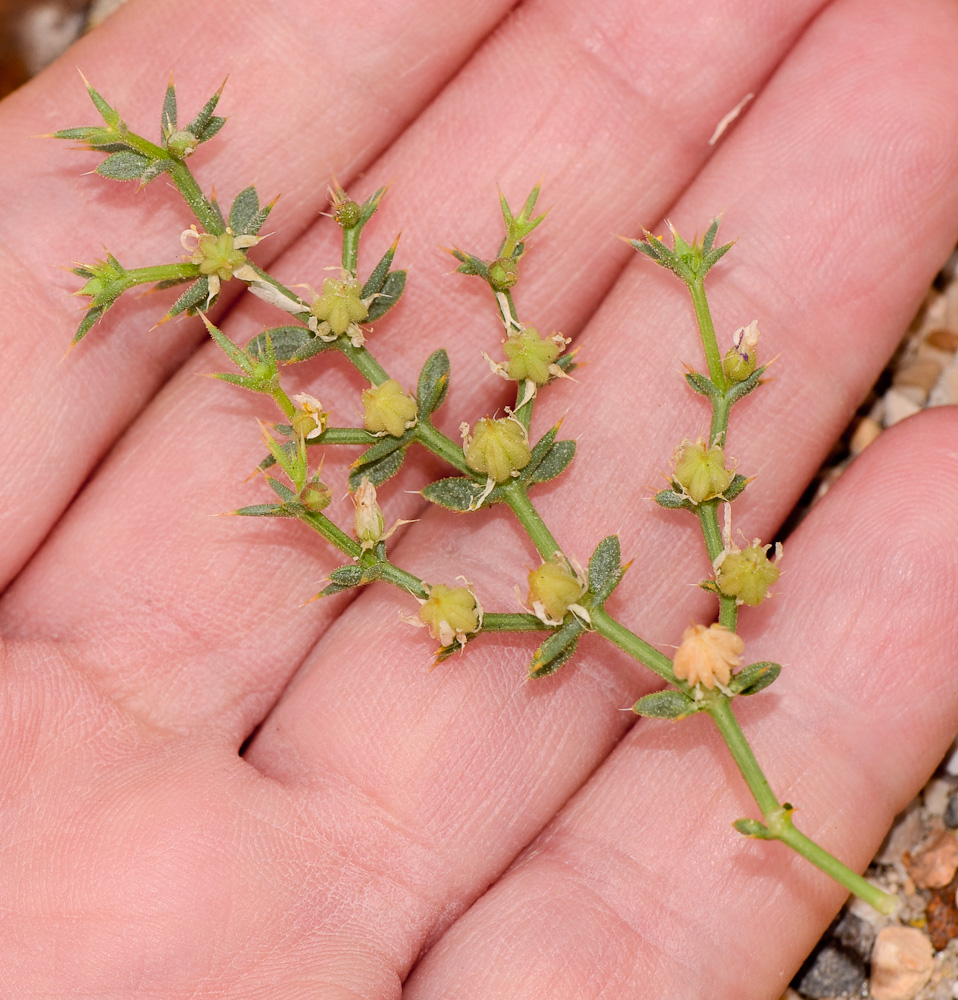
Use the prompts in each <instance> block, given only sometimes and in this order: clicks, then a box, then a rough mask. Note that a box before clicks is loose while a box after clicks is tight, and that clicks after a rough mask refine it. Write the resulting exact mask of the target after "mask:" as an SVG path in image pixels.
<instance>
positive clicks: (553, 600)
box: [528, 557, 586, 623]
mask: <svg viewBox="0 0 958 1000" xmlns="http://www.w3.org/2000/svg"><path fill="white" fill-rule="evenodd" d="M585 590H586V588H585V584H584V583H583V582H582V580H581V579H580V578H579V577H578V576H577V575H576V573H574V572H573V570H572V567H571V566H570V565H569V563H568V561H567V560H566V559H563V558H562V557H554V558H552V559H549V560H547V561H546V562H544V563H543V564H542V565H541V566H539V567H538V569H534V570H532V572H531V573H530V574H529V598H528V603H529V605H530V607H531V608H532V610H533V612H534V613H535V614H536V615H537V616H538V617H539V618H542V619H543V620H544V621H549V622H550V623H555V622H560V621H562V619H563V618H564V617H565V614H566V612H567V611H568V610H569V606H570V605H572V604H575V603H576V602H577V601H578V600H579V598H580V597H581V596H582V595H583V594H584V593H585Z"/></svg>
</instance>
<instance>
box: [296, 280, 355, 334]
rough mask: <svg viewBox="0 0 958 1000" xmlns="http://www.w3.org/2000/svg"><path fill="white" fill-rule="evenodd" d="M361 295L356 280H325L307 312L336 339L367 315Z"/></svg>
mask: <svg viewBox="0 0 958 1000" xmlns="http://www.w3.org/2000/svg"><path fill="white" fill-rule="evenodd" d="M361 295H362V286H361V285H360V284H359V281H358V280H357V279H356V278H350V277H346V278H342V279H337V278H325V279H324V280H323V290H322V292H321V293H320V294H319V295H318V296H316V298H315V299H313V304H312V305H311V306H310V307H309V311H310V312H311V313H312V314H313V315H314V316H315V317H316V319H318V320H319V321H320V322H321V323H325V324H326V325H327V326H328V327H329V329H330V330H331V331H332V332H333V333H334V334H336V336H337V337H338V336H339V335H340V334H342V333H345V332H346V331H347V330H348V329H349V327H350V325H351V324H353V323H362V321H363V320H364V319H365V318H366V317H367V316H368V315H369V309H368V308H367V307H366V303H365V302H363V300H362V298H361V297H360V296H361Z"/></svg>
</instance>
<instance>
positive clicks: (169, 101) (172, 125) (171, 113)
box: [160, 76, 176, 137]
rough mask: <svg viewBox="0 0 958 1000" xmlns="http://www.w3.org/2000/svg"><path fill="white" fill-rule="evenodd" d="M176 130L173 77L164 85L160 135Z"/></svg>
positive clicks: (166, 134)
mask: <svg viewBox="0 0 958 1000" xmlns="http://www.w3.org/2000/svg"><path fill="white" fill-rule="evenodd" d="M175 131H176V88H175V87H174V86H173V77H172V76H171V77H170V82H169V83H168V84H167V85H166V93H165V94H164V95H163V111H162V113H161V114H160V135H162V136H164V137H166V136H168V135H169V134H170V133H171V132H175Z"/></svg>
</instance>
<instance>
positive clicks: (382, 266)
mask: <svg viewBox="0 0 958 1000" xmlns="http://www.w3.org/2000/svg"><path fill="white" fill-rule="evenodd" d="M395 256H396V244H395V243H393V245H392V246H391V247H390V248H389V249H388V250H387V251H386V252H385V253H384V254H383V255H382V257H381V258H380V261H379V263H378V264H377V265H376V266H375V267H374V268H373V270H372V274H370V276H369V277H368V278H367V279H366V284H365V285H363V290H362V292H361V293H360V298H363V299H366V298H369V296H370V295H377V294H378V293H379V292H381V291H382V290H383V285H385V284H386V278H387V276H388V275H389V268H390V267H391V266H392V262H393V257H395Z"/></svg>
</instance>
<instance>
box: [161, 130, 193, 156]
mask: <svg viewBox="0 0 958 1000" xmlns="http://www.w3.org/2000/svg"><path fill="white" fill-rule="evenodd" d="M199 144H200V140H199V139H197V138H196V136H195V135H193V133H192V132H187V131H186V129H178V130H177V131H176V132H171V133H170V136H169V138H168V139H167V140H166V148H167V151H168V152H169V153H171V154H172V155H173V156H175V157H176V158H177V159H179V160H185V159H186V157H187V156H189V155H190V154H191V153H192V152H193V151H194V150H195V149H196V147H197V146H198V145H199Z"/></svg>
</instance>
